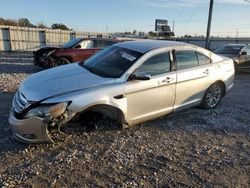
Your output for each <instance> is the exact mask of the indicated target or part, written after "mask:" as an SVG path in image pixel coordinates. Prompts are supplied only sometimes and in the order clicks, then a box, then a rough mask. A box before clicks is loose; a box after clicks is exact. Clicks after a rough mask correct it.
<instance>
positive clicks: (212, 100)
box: [201, 83, 223, 109]
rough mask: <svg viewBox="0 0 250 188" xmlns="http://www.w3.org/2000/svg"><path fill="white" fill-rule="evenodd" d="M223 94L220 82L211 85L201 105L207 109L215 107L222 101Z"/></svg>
mask: <svg viewBox="0 0 250 188" xmlns="http://www.w3.org/2000/svg"><path fill="white" fill-rule="evenodd" d="M222 96H223V87H222V86H221V84H219V83H214V84H213V85H211V86H210V87H209V88H208V90H207V91H206V93H205V96H204V97H203V100H202V102H201V107H202V108H205V109H213V108H215V107H216V106H218V104H219V103H220V101H221V99H222Z"/></svg>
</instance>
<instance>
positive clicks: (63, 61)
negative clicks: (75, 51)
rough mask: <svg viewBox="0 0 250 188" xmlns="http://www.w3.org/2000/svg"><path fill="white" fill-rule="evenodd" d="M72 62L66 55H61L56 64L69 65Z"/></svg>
mask: <svg viewBox="0 0 250 188" xmlns="http://www.w3.org/2000/svg"><path fill="white" fill-rule="evenodd" d="M67 64H70V61H69V60H68V59H66V58H64V57H59V58H58V59H57V61H56V63H55V66H60V65H67Z"/></svg>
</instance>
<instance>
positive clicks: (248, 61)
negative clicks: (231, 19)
mask: <svg viewBox="0 0 250 188" xmlns="http://www.w3.org/2000/svg"><path fill="white" fill-rule="evenodd" d="M214 53H216V54H218V55H222V56H226V57H229V58H232V59H233V61H234V67H235V70H236V71H241V70H243V71H244V70H250V45H248V44H227V45H223V46H220V47H219V48H217V49H215V50H214Z"/></svg>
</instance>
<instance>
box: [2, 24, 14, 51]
mask: <svg viewBox="0 0 250 188" xmlns="http://www.w3.org/2000/svg"><path fill="white" fill-rule="evenodd" d="M2 32H3V50H4V51H12V45H11V37H10V28H9V27H8V28H3V29H2Z"/></svg>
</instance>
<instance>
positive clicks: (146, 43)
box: [115, 40, 192, 53]
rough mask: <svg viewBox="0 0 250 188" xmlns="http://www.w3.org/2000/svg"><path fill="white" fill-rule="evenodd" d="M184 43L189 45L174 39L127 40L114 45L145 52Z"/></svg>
mask: <svg viewBox="0 0 250 188" xmlns="http://www.w3.org/2000/svg"><path fill="white" fill-rule="evenodd" d="M184 45H189V44H186V43H182V42H176V41H161V40H141V41H129V42H122V43H117V44H115V46H118V47H121V48H127V49H130V50H134V51H138V52H141V53H146V52H148V51H151V50H155V49H158V48H166V47H174V46H184ZM190 46H192V45H190Z"/></svg>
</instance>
